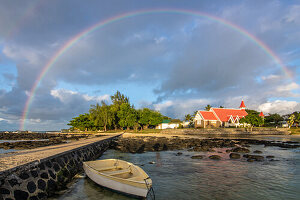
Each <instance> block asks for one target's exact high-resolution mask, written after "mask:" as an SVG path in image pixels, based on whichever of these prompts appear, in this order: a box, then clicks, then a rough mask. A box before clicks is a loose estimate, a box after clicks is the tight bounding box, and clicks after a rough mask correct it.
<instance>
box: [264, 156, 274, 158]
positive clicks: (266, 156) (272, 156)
mask: <svg viewBox="0 0 300 200" xmlns="http://www.w3.org/2000/svg"><path fill="white" fill-rule="evenodd" d="M266 158H275V156H266Z"/></svg>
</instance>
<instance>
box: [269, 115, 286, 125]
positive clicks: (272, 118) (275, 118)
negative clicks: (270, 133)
mask: <svg viewBox="0 0 300 200" xmlns="http://www.w3.org/2000/svg"><path fill="white" fill-rule="evenodd" d="M283 120H284V119H283V117H282V116H280V115H279V114H277V113H275V114H270V115H268V116H266V117H265V123H266V124H267V125H269V126H270V125H274V126H277V125H279V122H280V121H283Z"/></svg>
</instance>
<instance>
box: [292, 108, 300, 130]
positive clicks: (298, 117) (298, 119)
mask: <svg viewBox="0 0 300 200" xmlns="http://www.w3.org/2000/svg"><path fill="white" fill-rule="evenodd" d="M293 114H294V115H295V122H296V127H297V128H298V126H299V124H300V112H294V113H293Z"/></svg>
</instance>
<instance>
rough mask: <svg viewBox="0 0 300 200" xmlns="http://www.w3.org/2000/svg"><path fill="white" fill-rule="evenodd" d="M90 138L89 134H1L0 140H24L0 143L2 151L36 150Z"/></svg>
mask: <svg viewBox="0 0 300 200" xmlns="http://www.w3.org/2000/svg"><path fill="white" fill-rule="evenodd" d="M88 137H89V135H87V134H77V135H68V134H57V133H0V140H22V141H16V142H15V141H13V142H3V143H0V149H5V150H7V149H34V148H38V147H44V146H50V145H56V144H63V143H67V141H70V140H79V139H81V138H88ZM26 140H27V141H26Z"/></svg>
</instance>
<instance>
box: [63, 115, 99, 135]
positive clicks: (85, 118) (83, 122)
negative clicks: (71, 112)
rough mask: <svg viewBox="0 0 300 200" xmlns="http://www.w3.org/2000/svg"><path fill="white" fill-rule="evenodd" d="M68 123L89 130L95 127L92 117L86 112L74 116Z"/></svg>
mask: <svg viewBox="0 0 300 200" xmlns="http://www.w3.org/2000/svg"><path fill="white" fill-rule="evenodd" d="M68 125H69V126H72V128H73V129H78V130H81V131H88V130H91V129H92V128H93V127H94V122H93V121H92V120H91V119H90V115H89V114H87V113H85V114H80V115H79V116H78V117H74V118H73V120H71V121H70V123H68Z"/></svg>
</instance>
